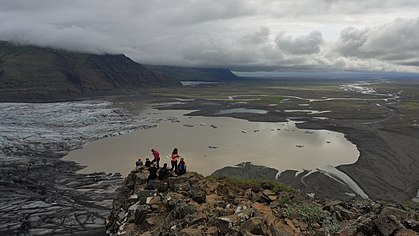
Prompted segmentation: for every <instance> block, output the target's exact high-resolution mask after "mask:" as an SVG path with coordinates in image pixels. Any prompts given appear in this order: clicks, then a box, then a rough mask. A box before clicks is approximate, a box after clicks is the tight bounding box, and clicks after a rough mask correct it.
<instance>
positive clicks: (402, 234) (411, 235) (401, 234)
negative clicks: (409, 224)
mask: <svg viewBox="0 0 419 236" xmlns="http://www.w3.org/2000/svg"><path fill="white" fill-rule="evenodd" d="M418 234H419V233H418V232H415V231H413V230H410V229H401V230H399V231H397V232H396V233H395V234H394V236H417V235H418Z"/></svg>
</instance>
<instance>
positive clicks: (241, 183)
mask: <svg viewBox="0 0 419 236" xmlns="http://www.w3.org/2000/svg"><path fill="white" fill-rule="evenodd" d="M207 178H215V179H217V180H219V181H225V182H227V183H230V184H232V185H235V186H237V187H240V188H243V189H246V188H263V189H270V190H272V191H273V192H275V193H280V192H292V191H294V189H293V188H291V187H289V186H288V185H285V184H283V183H280V182H278V181H275V180H258V179H236V178H231V177H207Z"/></svg>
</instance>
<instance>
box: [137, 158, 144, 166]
mask: <svg viewBox="0 0 419 236" xmlns="http://www.w3.org/2000/svg"><path fill="white" fill-rule="evenodd" d="M142 165H143V161H142V160H141V158H138V160H137V161H136V162H135V166H142Z"/></svg>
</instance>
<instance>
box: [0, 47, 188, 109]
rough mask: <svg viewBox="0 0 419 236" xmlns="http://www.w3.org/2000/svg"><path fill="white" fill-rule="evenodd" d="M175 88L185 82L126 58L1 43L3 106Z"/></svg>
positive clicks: (0, 83)
mask: <svg viewBox="0 0 419 236" xmlns="http://www.w3.org/2000/svg"><path fill="white" fill-rule="evenodd" d="M173 85H180V82H178V81H177V80H174V79H169V78H168V77H166V76H163V75H160V74H158V73H155V72H153V71H151V70H149V69H148V68H146V67H144V66H142V65H141V64H139V63H136V62H134V61H132V60H131V59H130V58H128V57H126V56H125V55H109V54H105V55H94V54H87V53H78V52H69V51H64V50H57V49H51V48H41V47H36V46H22V45H14V44H11V43H8V42H4V41H0V94H1V97H0V100H1V101H13V102H16V101H28V102H34V101H59V100H66V99H75V98H80V97H86V96H92V95H97V94H108V93H111V92H114V91H116V90H121V89H133V88H148V87H162V86H173Z"/></svg>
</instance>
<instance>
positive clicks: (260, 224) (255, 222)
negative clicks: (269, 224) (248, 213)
mask: <svg viewBox="0 0 419 236" xmlns="http://www.w3.org/2000/svg"><path fill="white" fill-rule="evenodd" d="M240 233H242V235H267V232H266V230H265V229H264V220H263V218H262V217H252V218H250V219H248V220H247V221H246V222H244V224H242V225H241V226H240Z"/></svg>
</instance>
